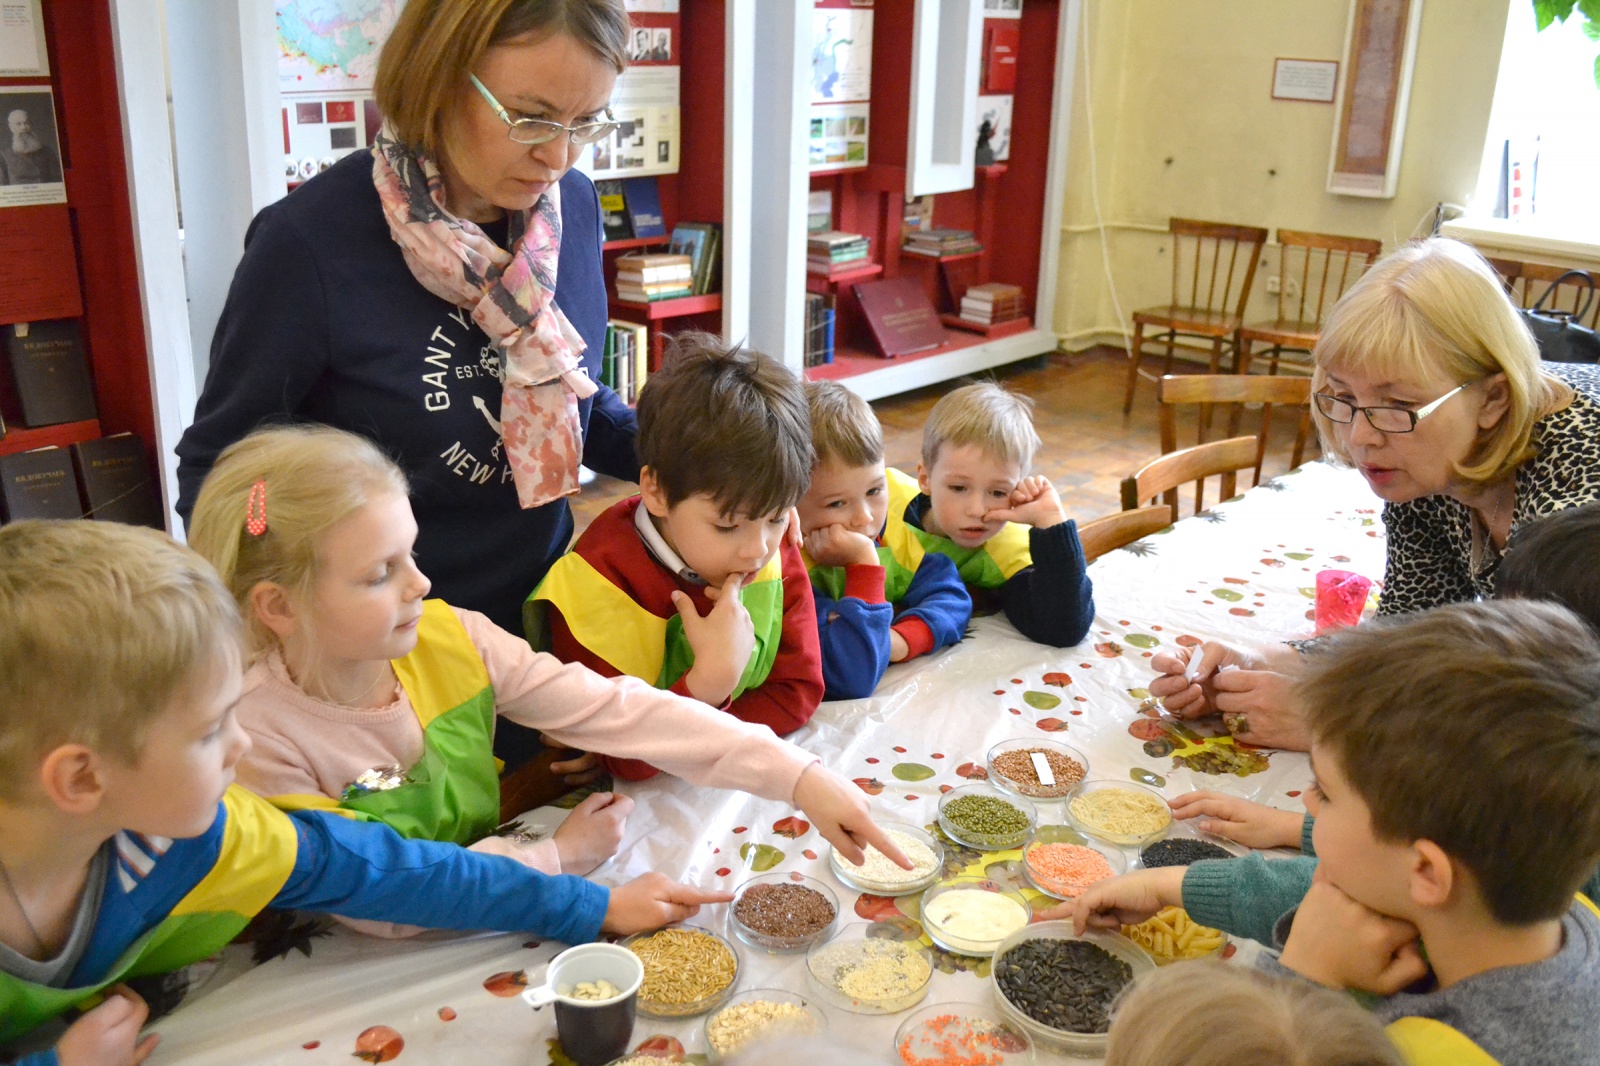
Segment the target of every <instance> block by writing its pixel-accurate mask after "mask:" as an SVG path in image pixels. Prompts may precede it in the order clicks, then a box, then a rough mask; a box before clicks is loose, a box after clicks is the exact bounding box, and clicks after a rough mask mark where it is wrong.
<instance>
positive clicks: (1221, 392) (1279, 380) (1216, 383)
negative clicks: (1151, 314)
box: [1158, 374, 1311, 485]
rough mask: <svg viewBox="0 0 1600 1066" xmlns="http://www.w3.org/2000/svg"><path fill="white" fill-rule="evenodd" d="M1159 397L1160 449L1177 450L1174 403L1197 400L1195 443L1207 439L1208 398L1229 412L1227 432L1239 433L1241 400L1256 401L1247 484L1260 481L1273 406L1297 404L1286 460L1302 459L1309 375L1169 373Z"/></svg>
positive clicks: (1308, 421) (1308, 424)
mask: <svg viewBox="0 0 1600 1066" xmlns="http://www.w3.org/2000/svg"><path fill="white" fill-rule="evenodd" d="M1158 395H1159V397H1160V400H1161V454H1163V455H1170V454H1171V453H1173V452H1175V451H1177V450H1178V425H1177V423H1178V420H1177V409H1178V407H1180V406H1188V405H1191V404H1192V405H1196V406H1198V408H1199V414H1198V417H1197V418H1196V419H1195V421H1196V423H1197V424H1198V426H1199V429H1198V431H1197V433H1196V439H1195V443H1197V444H1204V443H1205V441H1206V431H1207V422H1208V420H1209V415H1210V409H1211V406H1212V405H1213V404H1222V405H1223V406H1224V407H1225V408H1226V412H1225V413H1226V414H1227V418H1228V430H1227V435H1228V436H1229V437H1237V436H1239V426H1240V424H1241V423H1242V422H1243V421H1244V415H1245V409H1246V406H1247V405H1249V406H1256V405H1259V406H1260V409H1261V424H1260V427H1259V428H1258V429H1257V430H1256V436H1255V441H1256V461H1255V478H1254V480H1252V481H1251V484H1252V485H1259V484H1261V463H1262V460H1263V459H1264V458H1265V457H1266V454H1267V439H1268V436H1269V434H1270V433H1271V431H1272V409H1273V407H1288V408H1290V409H1291V410H1293V409H1298V411H1299V419H1298V421H1297V424H1296V426H1295V436H1294V452H1293V454H1292V455H1291V457H1290V460H1289V469H1291V470H1293V469H1294V468H1295V467H1298V466H1299V465H1300V464H1301V463H1302V462H1304V461H1305V453H1306V441H1307V440H1308V439H1309V438H1310V436H1311V381H1310V379H1309V378H1302V377H1288V376H1283V377H1266V376H1262V375H1244V374H1217V375H1211V374H1168V375H1167V376H1165V377H1163V378H1162V379H1161V382H1160V386H1159V389H1158Z"/></svg>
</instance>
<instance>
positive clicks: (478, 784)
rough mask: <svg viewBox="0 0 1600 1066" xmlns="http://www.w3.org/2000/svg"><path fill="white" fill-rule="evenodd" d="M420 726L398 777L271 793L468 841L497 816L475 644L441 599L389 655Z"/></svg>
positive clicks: (486, 695) (487, 710)
mask: <svg viewBox="0 0 1600 1066" xmlns="http://www.w3.org/2000/svg"><path fill="white" fill-rule="evenodd" d="M393 666H394V672H395V675H396V676H397V677H399V679H400V685H401V687H402V688H404V689H405V690H406V695H407V696H409V697H410V699H411V707H412V709H413V710H414V711H415V712H416V715H417V721H418V722H419V723H421V725H422V758H420V759H418V760H417V762H416V764H415V765H414V766H412V767H411V768H410V769H409V770H407V771H406V775H405V781H404V783H402V784H400V785H398V786H396V787H394V788H390V789H385V790H382V791H360V790H357V789H351V790H348V791H347V792H346V794H345V796H344V797H343V798H340V799H332V798H330V797H328V796H321V795H316V796H312V795H285V796H273V797H272V802H273V803H275V804H277V805H278V806H279V807H282V808H284V809H285V810H301V809H305V808H313V809H317V810H327V811H332V812H334V813H337V814H342V815H345V816H346V817H350V818H358V819H371V820H373V821H379V822H384V823H386V824H388V825H389V826H390V827H391V828H393V829H394V831H395V832H397V833H399V834H400V835H401V836H403V837H408V838H410V839H412V840H441V841H449V842H452V843H456V844H463V845H465V844H473V843H476V842H477V841H479V840H482V839H483V838H484V837H486V836H488V835H489V834H490V833H492V832H494V829H495V826H497V825H498V824H499V823H500V764H499V762H498V761H497V760H496V759H495V757H494V718H495V709H494V688H493V686H492V685H491V684H490V683H489V670H488V668H487V667H486V666H484V664H483V656H482V655H480V654H479V652H478V648H477V645H475V644H473V643H472V638H471V637H469V636H468V635H467V631H466V629H465V627H463V626H462V624H461V619H460V618H458V617H457V616H456V613H455V611H453V610H451V609H450V605H449V604H447V603H445V602H444V601H443V600H428V601H426V602H425V603H424V604H423V605H422V620H421V621H420V622H418V623H417V646H416V647H415V648H413V649H412V651H411V654H409V655H407V656H406V657H405V658H403V659H395V660H394V661H393Z"/></svg>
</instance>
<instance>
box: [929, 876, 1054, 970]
mask: <svg viewBox="0 0 1600 1066" xmlns="http://www.w3.org/2000/svg"><path fill="white" fill-rule="evenodd" d="M957 893H971V894H972V895H974V896H978V895H980V894H981V895H982V896H983V897H984V898H982V899H979V900H977V902H978V903H979V904H980V905H982V906H984V907H985V910H984V912H983V913H982V914H981V915H980V918H981V919H982V920H983V921H984V922H985V924H987V925H989V926H990V928H989V929H987V930H984V931H979V930H975V929H971V928H967V927H966V925H965V924H964V923H962V922H961V921H959V920H954V921H953V920H952V918H953V917H954V916H953V915H949V914H944V913H943V911H944V909H945V907H944V906H941V905H940V904H939V900H940V899H941V898H943V899H944V900H945V905H948V904H949V902H950V900H951V899H956V898H960V897H958V896H957V895H956V894H957ZM1001 900H1005V901H1006V902H1005V903H1002V902H1000V901H1001ZM1008 904H1009V905H1008ZM1032 919H1033V908H1032V907H1031V906H1029V904H1028V900H1027V897H1026V896H1024V895H1023V894H1022V893H1020V892H1013V891H1011V890H1010V889H1008V888H1005V887H1004V886H1002V885H1000V884H998V883H996V882H994V881H991V880H989V879H988V878H986V877H952V878H949V879H947V880H944V881H940V882H939V883H938V884H936V885H934V886H933V887H932V888H930V889H928V891H926V892H924V893H923V894H922V928H923V931H924V932H926V933H927V934H928V936H929V937H930V938H931V939H932V940H933V942H934V943H935V944H938V945H939V946H940V947H942V948H944V949H945V950H946V951H949V952H952V953H954V954H956V955H976V956H983V955H990V954H993V953H994V949H995V948H996V947H998V946H999V945H1000V944H1001V943H1002V942H1004V940H1005V938H1006V937H1008V936H1010V935H1011V934H1012V933H1015V932H1016V931H1017V930H1018V929H1021V928H1023V927H1025V926H1026V925H1027V924H1028V922H1029V921H1031V920H1032Z"/></svg>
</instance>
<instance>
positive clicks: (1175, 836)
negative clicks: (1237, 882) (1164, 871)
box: [1132, 821, 1250, 870]
mask: <svg viewBox="0 0 1600 1066" xmlns="http://www.w3.org/2000/svg"><path fill="white" fill-rule="evenodd" d="M1179 840H1194V841H1198V842H1200V843H1202V844H1212V845H1215V846H1216V847H1218V848H1221V849H1222V850H1223V851H1225V852H1227V854H1228V857H1230V858H1235V859H1237V858H1239V857H1241V856H1243V855H1248V854H1250V849H1249V848H1247V847H1245V846H1244V845H1243V844H1236V843H1234V842H1233V841H1231V840H1229V839H1227V838H1226V837H1219V836H1214V835H1212V834H1211V833H1202V832H1201V831H1200V830H1198V829H1196V828H1195V827H1194V824H1193V823H1192V822H1179V821H1174V822H1173V823H1172V828H1171V830H1170V831H1169V832H1167V833H1166V834H1165V835H1163V836H1160V837H1157V838H1156V839H1155V840H1151V841H1147V842H1146V843H1144V844H1142V845H1140V847H1139V853H1138V854H1137V855H1136V856H1135V857H1134V860H1133V864H1132V865H1133V866H1134V867H1136V868H1139V869H1145V870H1154V869H1157V868H1158V867H1155V866H1150V865H1148V864H1147V863H1146V862H1145V856H1144V853H1145V851H1146V850H1147V849H1149V848H1150V847H1153V846H1154V845H1157V844H1167V843H1170V842H1172V841H1179ZM1222 857H1223V856H1221V855H1211V856H1207V858H1213V859H1220V858H1222ZM1195 861H1199V860H1195ZM1166 865H1168V866H1178V865H1183V866H1187V865H1188V863H1167V864H1166Z"/></svg>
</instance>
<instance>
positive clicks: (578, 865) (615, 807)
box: [551, 792, 633, 875]
mask: <svg viewBox="0 0 1600 1066" xmlns="http://www.w3.org/2000/svg"><path fill="white" fill-rule="evenodd" d="M632 811H633V800H631V799H629V798H628V797H627V796H619V795H617V794H616V793H615V792H596V793H595V794H594V795H592V796H588V797H586V798H585V799H584V801H583V802H582V803H580V804H578V805H577V806H576V807H574V808H572V811H571V813H569V814H568V815H567V819H566V821H564V822H562V823H561V825H560V827H559V828H557V829H556V831H555V833H554V834H553V835H552V836H551V839H552V840H554V841H555V842H556V854H557V855H559V856H560V857H561V872H562V873H564V874H579V875H582V874H586V873H588V872H589V871H590V870H593V869H594V868H595V867H596V866H599V865H600V864H601V863H603V862H605V861H606V860H607V859H609V858H611V856H613V855H615V854H616V853H617V845H619V844H621V843H622V827H623V826H624V825H626V824H627V821H628V815H629V814H630V813H631V812H632Z"/></svg>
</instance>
